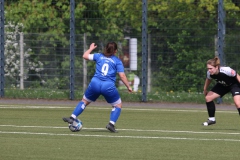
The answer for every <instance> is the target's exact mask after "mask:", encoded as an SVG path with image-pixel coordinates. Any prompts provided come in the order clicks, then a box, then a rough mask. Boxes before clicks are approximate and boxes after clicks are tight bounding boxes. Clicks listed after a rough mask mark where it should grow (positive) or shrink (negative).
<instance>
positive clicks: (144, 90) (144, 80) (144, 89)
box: [142, 0, 148, 102]
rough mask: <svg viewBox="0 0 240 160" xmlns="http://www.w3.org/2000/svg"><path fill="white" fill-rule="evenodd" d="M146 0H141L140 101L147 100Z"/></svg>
mask: <svg viewBox="0 0 240 160" xmlns="http://www.w3.org/2000/svg"><path fill="white" fill-rule="evenodd" d="M147 24H148V22H147V0H142V101H143V102H146V101H147V75H148V73H147V65H148V54H147V49H148V48H147Z"/></svg>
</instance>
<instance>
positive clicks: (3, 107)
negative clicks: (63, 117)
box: [0, 105, 236, 114]
mask: <svg viewBox="0 0 240 160" xmlns="http://www.w3.org/2000/svg"><path fill="white" fill-rule="evenodd" d="M1 106H2V107H1ZM10 108H11V109H26V108H27V109H29V108H33V109H54V108H55V109H68V108H71V109H72V108H74V107H56V106H14V105H0V109H10ZM87 109H97V110H98V109H99V110H109V109H111V107H109V108H103V107H88V108H87ZM123 110H129V111H132V110H133V111H136V110H137V111H163V112H204V113H205V112H207V111H206V110H205V111H204V110H194V109H192V110H190V109H184V110H179V109H175V108H172V109H161V108H158V109H152V108H149V109H147V108H145V109H142V108H123ZM216 112H219V113H231V114H236V112H234V111H227V110H224V111H216Z"/></svg>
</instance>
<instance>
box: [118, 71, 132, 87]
mask: <svg viewBox="0 0 240 160" xmlns="http://www.w3.org/2000/svg"><path fill="white" fill-rule="evenodd" d="M118 75H119V77H120V79H121V80H122V82H123V83H124V85H125V86H126V87H127V89H128V91H129V92H132V88H131V87H130V86H129V84H128V79H127V77H126V75H125V73H124V72H120V73H118Z"/></svg>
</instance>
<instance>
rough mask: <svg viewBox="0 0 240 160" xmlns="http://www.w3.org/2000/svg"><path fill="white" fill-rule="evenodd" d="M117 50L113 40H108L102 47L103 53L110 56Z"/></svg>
mask: <svg viewBox="0 0 240 160" xmlns="http://www.w3.org/2000/svg"><path fill="white" fill-rule="evenodd" d="M116 50H117V44H116V43H115V42H108V43H107V45H106V46H105V48H104V53H103V54H104V55H105V56H107V57H110V56H112V55H114V53H115V51H116Z"/></svg>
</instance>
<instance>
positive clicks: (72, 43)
mask: <svg viewBox="0 0 240 160" xmlns="http://www.w3.org/2000/svg"><path fill="white" fill-rule="evenodd" d="M74 10H75V1H74V0H71V1H70V99H71V100H74V84H75V81H74V77H75V75H74V69H75V68H74V57H75V14H74Z"/></svg>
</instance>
